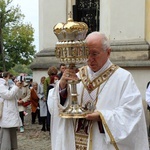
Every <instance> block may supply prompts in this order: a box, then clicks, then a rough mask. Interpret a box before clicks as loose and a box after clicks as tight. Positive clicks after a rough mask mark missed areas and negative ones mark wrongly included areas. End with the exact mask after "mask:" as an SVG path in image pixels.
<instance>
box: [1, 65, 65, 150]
mask: <svg viewBox="0 0 150 150" xmlns="http://www.w3.org/2000/svg"><path fill="white" fill-rule="evenodd" d="M61 66H63V67H64V68H65V64H61V65H60V68H61ZM63 71H64V69H60V71H59V70H58V69H57V68H56V67H54V66H51V67H49V68H48V77H45V76H42V77H41V79H40V83H37V82H36V81H33V80H32V79H31V80H30V82H29V83H27V82H26V81H25V76H24V75H22V74H21V75H19V76H17V77H13V76H12V74H10V73H9V72H1V73H0V89H1V90H0V102H2V103H3V109H2V116H0V149H1V150H13V149H17V131H19V132H20V133H23V132H24V131H25V129H24V120H25V119H24V117H25V116H26V115H29V114H28V113H27V112H26V111H27V107H30V108H31V123H32V124H33V125H34V124H35V123H38V124H39V125H42V127H41V131H44V132H45V131H48V132H50V113H49V111H48V107H47V95H48V91H49V89H51V88H53V87H54V86H55V83H56V82H57V81H58V79H60V78H61V75H62V73H63ZM36 120H37V122H36Z"/></svg>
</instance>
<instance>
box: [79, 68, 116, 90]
mask: <svg viewBox="0 0 150 150" xmlns="http://www.w3.org/2000/svg"><path fill="white" fill-rule="evenodd" d="M118 68H119V66H117V65H111V66H110V67H109V68H108V69H107V70H106V71H104V72H103V73H102V74H100V75H99V76H98V77H97V78H95V79H94V80H93V81H91V80H90V79H89V77H88V74H87V66H83V67H82V68H80V69H79V74H80V77H81V80H82V83H83V85H84V87H85V88H86V89H87V91H88V92H89V93H91V92H92V91H93V90H95V89H96V88H97V87H99V86H100V85H101V84H102V83H103V82H105V81H106V80H107V79H108V78H109V77H110V76H111V75H112V74H113V73H114V72H115V71H116V70H117V69H118Z"/></svg>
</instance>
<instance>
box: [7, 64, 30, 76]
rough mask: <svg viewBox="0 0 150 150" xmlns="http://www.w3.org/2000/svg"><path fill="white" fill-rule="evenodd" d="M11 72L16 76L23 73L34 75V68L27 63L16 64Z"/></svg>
mask: <svg viewBox="0 0 150 150" xmlns="http://www.w3.org/2000/svg"><path fill="white" fill-rule="evenodd" d="M9 72H10V73H11V74H13V75H14V76H18V75H20V74H21V73H24V74H27V75H32V70H31V69H30V67H29V66H27V65H21V64H18V65H15V66H14V67H13V68H11V69H10V70H9Z"/></svg>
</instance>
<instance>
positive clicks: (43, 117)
mask: <svg viewBox="0 0 150 150" xmlns="http://www.w3.org/2000/svg"><path fill="white" fill-rule="evenodd" d="M45 78H46V77H44V76H43V77H41V80H40V84H39V86H38V96H39V105H40V118H41V122H42V129H41V131H46V117H47V106H46V99H45V96H44V88H43V85H44V81H45Z"/></svg>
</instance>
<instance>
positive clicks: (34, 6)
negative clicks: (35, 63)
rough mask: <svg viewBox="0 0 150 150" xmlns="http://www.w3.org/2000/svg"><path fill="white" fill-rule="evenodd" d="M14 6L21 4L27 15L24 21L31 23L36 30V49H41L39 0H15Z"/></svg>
mask: <svg viewBox="0 0 150 150" xmlns="http://www.w3.org/2000/svg"><path fill="white" fill-rule="evenodd" d="M12 4H13V5H14V6H16V5H19V6H20V9H21V12H22V14H24V15H25V18H24V22H25V23H31V24H32V27H33V28H34V30H35V33H34V39H35V41H34V43H33V44H34V45H35V46H36V51H38V49H39V25H38V23H39V21H38V20H39V18H38V16H39V9H38V7H39V6H38V0H13V3H12Z"/></svg>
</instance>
